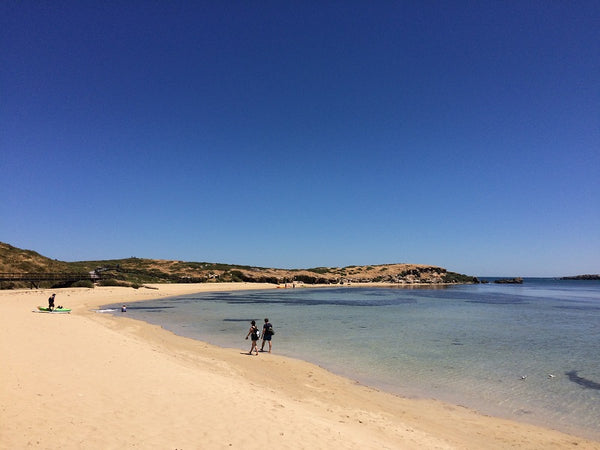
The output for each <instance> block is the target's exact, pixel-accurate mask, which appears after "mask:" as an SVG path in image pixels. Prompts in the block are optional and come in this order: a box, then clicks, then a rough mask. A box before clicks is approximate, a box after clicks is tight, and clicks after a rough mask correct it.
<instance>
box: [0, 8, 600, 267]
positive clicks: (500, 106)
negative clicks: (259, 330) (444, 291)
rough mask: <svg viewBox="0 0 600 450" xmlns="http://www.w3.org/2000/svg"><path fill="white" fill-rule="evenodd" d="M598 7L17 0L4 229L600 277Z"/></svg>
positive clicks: (43, 242)
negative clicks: (598, 274)
mask: <svg viewBox="0 0 600 450" xmlns="http://www.w3.org/2000/svg"><path fill="white" fill-rule="evenodd" d="M599 23H600V3H599V2H597V1H589V2H585V1H572V2H571V1H553V2H548V1H533V2H532V1H524V2H501V1H494V2H488V1H482V2H472V1H464V2H458V1H456V2H445V1H441V2H440V1H424V2H392V1H378V2H355V1H324V2H311V1H290V2H275V1H264V2H262V1H261V2H248V1H226V2H183V1H168V2H167V1H164V2H161V1H152V2H150V1H126V2H112V1H108V2H85V1H76V2H75V1H74V2H68V1H57V2H37V1H24V2H19V1H4V2H2V3H1V4H0V45H1V47H0V89H1V98H0V102H1V103H0V148H1V151H0V193H1V195H2V199H3V207H2V214H1V216H0V241H3V242H7V243H9V244H11V245H15V246H18V247H21V248H27V249H32V250H36V251H38V252H40V253H42V254H43V255H45V256H49V257H51V258H56V259H60V260H65V261H77V260H91V259H112V258H123V257H130V256H137V257H147V258H165V259H175V260H185V261H210V262H224V263H232V264H247V265H256V266H264V267H281V268H307V267H315V266H347V265H362V264H383V263H394V262H411V263H423V264H433V265H439V266H443V267H446V268H447V269H449V270H452V271H457V272H462V273H467V274H470V275H478V276H486V275H488V276H493V275H501V276H509V275H510V276H557V275H573V274H582V273H599V272H600V233H599V230H600V201H599V194H600V81H599V80H600V27H599V26H598V24H599Z"/></svg>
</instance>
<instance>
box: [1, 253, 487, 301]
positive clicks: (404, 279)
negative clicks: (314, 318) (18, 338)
mask: <svg viewBox="0 0 600 450" xmlns="http://www.w3.org/2000/svg"><path fill="white" fill-rule="evenodd" d="M0 272H2V273H3V274H4V276H3V277H2V276H0V288H2V289H11V288H17V287H28V286H30V285H31V283H37V284H36V286H40V287H61V286H63V285H65V284H66V285H73V284H75V285H81V286H91V285H92V281H95V282H98V283H100V284H104V285H118V284H125V285H134V286H135V285H138V286H139V285H141V284H143V283H186V282H187V283H209V282H213V283H214V282H228V281H246V282H261V283H265V282H266V283H274V284H281V283H305V284H347V283H394V284H417V283H427V284H448V283H477V282H478V280H477V278H475V277H471V276H467V275H462V274H458V273H454V272H448V271H447V270H446V269H444V268H442V267H437V266H428V265H423V264H381V265H370V266H347V267H342V268H339V267H315V268H310V269H274V268H264V267H253V266H241V265H232V264H221V263H209V262H185V261H171V260H159V259H144V258H126V259H113V260H100V261H77V262H64V261H57V260H54V259H50V258H48V257H45V256H42V255H40V254H39V253H37V252H35V251H32V250H22V249H19V248H16V247H13V246H11V245H9V244H5V243H2V242H0ZM9 274H13V278H20V280H18V281H16V280H15V279H11V277H10V276H8V275H9ZM14 274H18V275H19V276H18V277H15V275H14ZM27 274H37V276H31V277H30V278H29V279H25V278H27V276H26V275H27ZM40 274H48V275H49V274H53V275H55V278H56V280H54V281H53V280H48V279H46V278H50V277H45V276H39V275H40ZM61 274H71V275H79V276H75V277H70V278H69V277H66V276H64V277H62V278H61V276H60V275H61ZM34 278H35V280H34ZM82 278H87V281H82V280H81V279H82ZM36 280H37V281H36Z"/></svg>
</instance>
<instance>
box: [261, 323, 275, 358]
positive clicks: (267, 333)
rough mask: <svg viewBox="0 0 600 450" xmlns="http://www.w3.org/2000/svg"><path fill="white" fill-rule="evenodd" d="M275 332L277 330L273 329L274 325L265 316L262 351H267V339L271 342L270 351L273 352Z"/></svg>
mask: <svg viewBox="0 0 600 450" xmlns="http://www.w3.org/2000/svg"><path fill="white" fill-rule="evenodd" d="M274 334H275V330H273V325H272V324H271V323H270V322H269V319H268V318H265V324H264V325H263V332H262V340H263V341H262V345H261V346H260V351H261V352H264V351H265V341H267V342H268V343H269V353H271V348H272V344H271V338H272V337H273V335H274Z"/></svg>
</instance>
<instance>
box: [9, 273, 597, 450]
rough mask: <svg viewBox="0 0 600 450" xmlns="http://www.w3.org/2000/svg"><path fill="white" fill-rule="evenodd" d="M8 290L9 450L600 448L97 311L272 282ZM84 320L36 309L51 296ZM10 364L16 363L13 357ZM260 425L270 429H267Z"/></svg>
mask: <svg viewBox="0 0 600 450" xmlns="http://www.w3.org/2000/svg"><path fill="white" fill-rule="evenodd" d="M149 286H150V287H157V288H158V289H144V288H140V289H138V290H134V289H131V288H120V287H96V288H94V289H84V288H80V289H75V288H69V289H56V290H52V291H50V290H19V291H0V317H2V318H1V319H0V320H2V322H0V336H1V339H0V346H1V347H2V354H3V356H4V355H6V365H3V366H4V367H6V369H3V370H2V372H3V374H2V379H3V382H2V383H1V384H2V387H1V388H0V394H1V396H0V398H1V399H2V403H3V404H4V405H5V406H3V407H2V409H1V410H0V423H1V424H2V425H1V426H0V448H22V447H26V446H28V445H30V446H34V447H35V446H39V447H43V448H76V447H77V448H82V447H83V448H123V447H129V446H134V445H136V446H137V445H139V446H144V445H145V446H147V447H148V446H152V447H156V448H182V447H183V448H199V447H204V448H225V447H227V448H240V447H245V448H248V447H249V448H258V447H263V446H264V445H273V446H275V445H277V446H279V447H283V448H304V447H309V446H310V447H315V448H326V447H333V446H336V447H340V448H362V449H364V448H408V449H411V448H415V449H416V448H473V449H476V448H506V447H510V446H517V445H518V446H520V447H521V448H531V449H533V448H549V447H551V448H567V447H573V446H575V445H577V446H578V448H586V449H587V448H590V449H591V448H594V449H600V442H596V441H589V440H586V439H584V438H580V437H576V436H572V435H568V434H564V433H561V432H558V431H555V430H550V429H546V428H541V427H537V426H534V425H529V424H525V423H521V422H515V421H511V420H506V419H500V418H495V417H490V416H484V415H481V414H479V413H476V412H474V411H472V410H469V409H466V408H463V407H461V406H455V405H450V404H445V403H442V402H439V401H436V400H428V399H407V398H403V397H399V396H396V395H394V394H390V393H387V392H382V391H379V390H377V389H374V388H370V387H366V386H363V385H360V384H357V383H356V382H354V381H352V380H350V379H347V378H344V377H341V376H338V375H335V374H333V373H331V372H329V371H327V370H325V369H322V368H320V367H318V366H316V365H314V364H311V363H308V362H305V361H302V360H297V359H293V358H288V357H284V356H280V355H277V354H268V353H262V354H261V355H260V356H258V357H255V356H246V355H242V354H241V353H242V352H241V351H240V350H239V349H226V348H220V347H216V346H212V345H210V344H206V343H203V342H200V341H196V340H194V339H189V338H185V337H181V336H177V335H175V334H173V333H171V332H169V331H167V330H164V329H162V328H161V327H159V326H155V325H151V324H148V323H145V322H141V321H138V320H134V319H129V318H128V317H124V316H116V317H115V316H113V315H108V314H107V315H105V314H98V313H96V312H94V311H93V309H95V308H96V309H97V308H99V307H100V306H102V305H106V304H110V303H125V304H127V303H130V302H138V301H144V300H154V299H159V298H164V297H171V296H176V295H184V294H193V293H198V292H208V291H219V290H220V291H231V290H249V289H274V288H276V286H275V285H272V284H256V283H226V284H208V285H207V284H204V283H203V284H196V285H193V284H184V285H162V284H161V285H149ZM54 291H55V292H56V293H57V304H60V305H65V306H67V307H71V308H72V310H73V311H72V313H71V314H59V315H48V314H32V313H31V310H32V309H35V308H36V306H37V305H41V306H45V305H46V299H47V297H48V296H49V295H50V292H54ZM3 359H4V358H3ZM257 425H258V427H259V428H258V431H256V432H255V431H254V430H255V427H256V426H257Z"/></svg>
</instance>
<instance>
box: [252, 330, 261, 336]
mask: <svg viewBox="0 0 600 450" xmlns="http://www.w3.org/2000/svg"><path fill="white" fill-rule="evenodd" d="M252 334H254V337H255V338H256V339H259V338H260V331H258V328H256V329H255V330H254V331H253V332H252Z"/></svg>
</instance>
